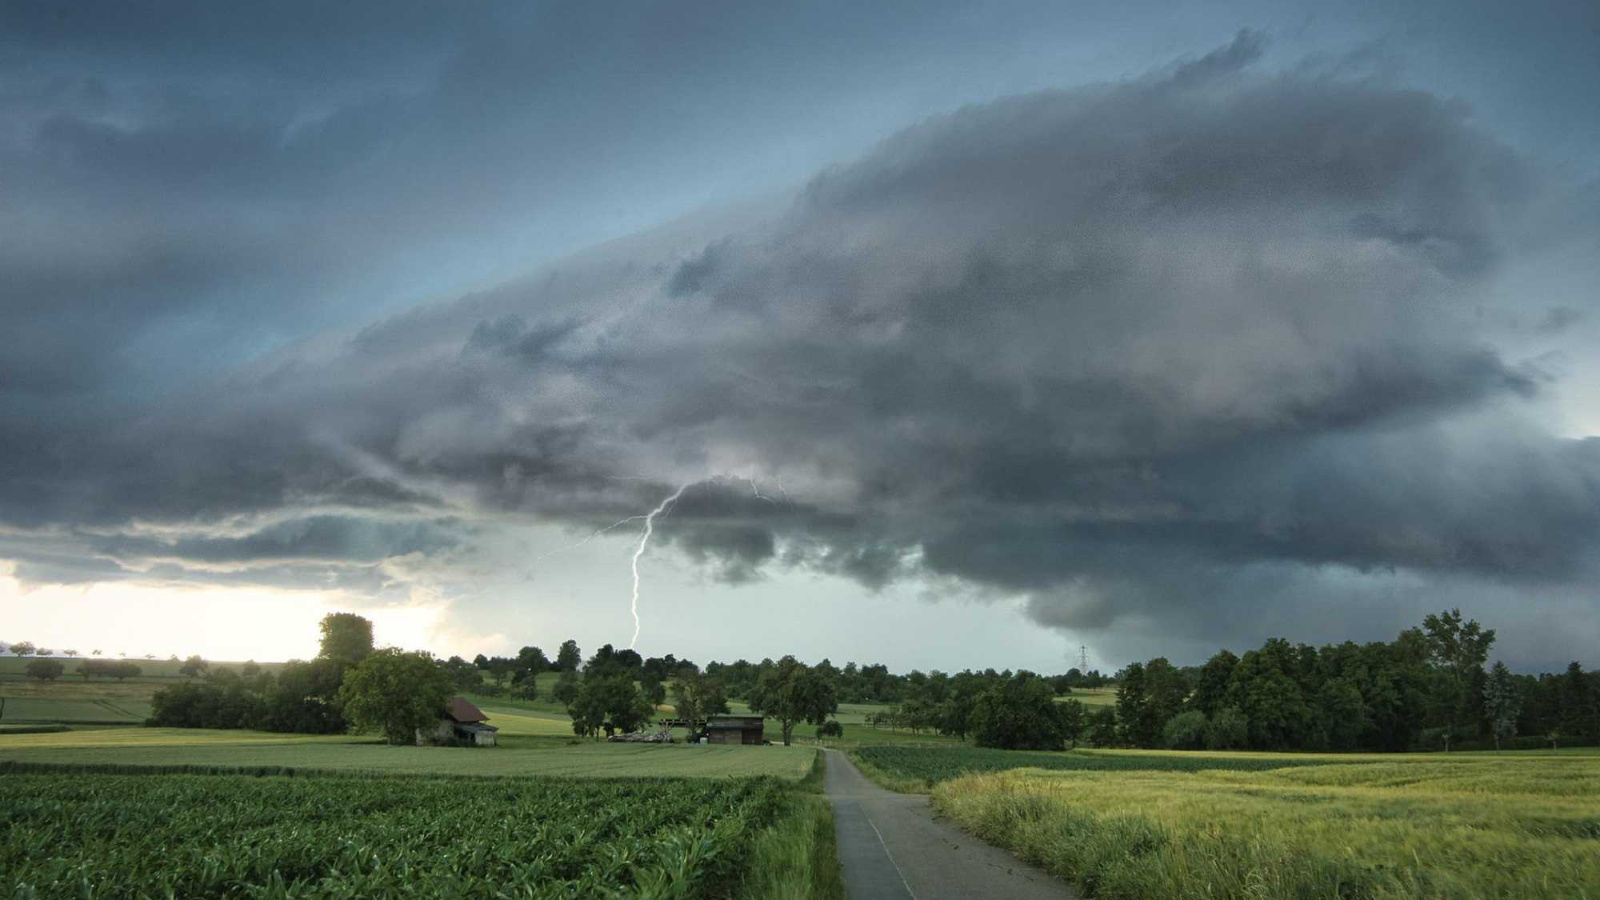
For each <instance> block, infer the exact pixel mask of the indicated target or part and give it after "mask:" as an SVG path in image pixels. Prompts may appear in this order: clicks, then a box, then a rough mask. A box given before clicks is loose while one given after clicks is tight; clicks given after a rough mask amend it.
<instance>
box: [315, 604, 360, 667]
mask: <svg viewBox="0 0 1600 900" xmlns="http://www.w3.org/2000/svg"><path fill="white" fill-rule="evenodd" d="M319 627H320V628H321V630H322V648H321V650H320V651H318V653H317V655H318V656H319V657H320V658H322V659H327V660H332V661H333V662H335V663H337V664H339V665H340V666H343V667H346V668H348V667H350V666H353V665H356V664H357V663H359V662H361V661H362V660H363V659H366V657H367V654H369V653H371V652H372V623H371V622H370V621H368V620H367V619H366V618H365V617H363V616H358V615H356V614H355V613H347V612H337V613H328V614H327V615H325V616H323V617H322V622H321V624H320V626H319Z"/></svg>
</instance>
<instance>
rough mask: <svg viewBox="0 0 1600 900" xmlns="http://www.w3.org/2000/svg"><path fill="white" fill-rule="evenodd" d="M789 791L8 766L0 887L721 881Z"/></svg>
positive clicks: (1, 810)
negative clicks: (43, 770)
mask: <svg viewBox="0 0 1600 900" xmlns="http://www.w3.org/2000/svg"><path fill="white" fill-rule="evenodd" d="M794 790H795V788H794V787H793V786H792V785H789V784H786V783H784V782H781V781H779V780H777V779H773V778H768V777H762V778H751V779H740V780H732V779H730V780H717V781H712V780H688V779H626V780H624V779H617V780H610V781H605V780H594V781H557V780H553V779H511V778H507V779H448V778H427V777H400V778H384V779H364V778H337V777H313V778H306V777H295V778H285V777H249V776H238V775H100V774H78V773H74V774H71V775H63V774H54V775H44V774H18V773H8V774H6V775H5V777H3V778H0V896H5V895H7V894H9V895H10V896H11V897H13V898H57V897H72V898H84V900H90V898H118V900H121V898H140V897H150V898H235V897H237V898H263V900H265V898H290V897H293V898H355V897H361V898H387V897H395V898H398V897H419V896H451V897H458V898H555V897H563V898H571V897H584V898H589V897H595V898H609V897H618V898H621V897H626V898H700V897H726V896H731V894H732V893H733V892H734V891H735V890H736V887H737V884H738V880H739V877H740V876H741V874H742V872H741V866H742V863H743V861H744V859H745V858H746V851H747V850H748V848H749V847H750V845H751V844H752V843H753V842H754V841H755V840H756V838H757V837H758V836H759V834H760V833H761V832H762V830H763V829H765V828H766V827H767V826H769V825H770V824H772V823H773V822H774V821H775V820H776V819H777V817H778V816H779V815H781V814H782V813H783V812H784V810H785V809H786V807H787V805H788V803H789V801H790V800H791V799H792V793H793V791H794Z"/></svg>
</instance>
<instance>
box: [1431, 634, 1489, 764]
mask: <svg viewBox="0 0 1600 900" xmlns="http://www.w3.org/2000/svg"><path fill="white" fill-rule="evenodd" d="M1422 630H1423V633H1424V634H1425V635H1426V636H1427V639H1428V656H1429V659H1430V661H1431V662H1432V663H1433V667H1434V673H1435V684H1434V690H1433V704H1432V706H1433V709H1432V712H1433V717H1432V718H1433V721H1434V723H1435V724H1436V725H1438V726H1439V727H1440V729H1441V731H1440V735H1441V737H1442V738H1443V740H1444V749H1445V752H1446V753H1448V752H1450V744H1451V742H1452V741H1453V740H1454V739H1455V738H1456V737H1457V736H1458V735H1460V734H1461V732H1462V731H1463V729H1464V728H1466V727H1467V725H1466V723H1469V722H1475V721H1477V720H1478V719H1479V718H1480V717H1479V716H1475V715H1473V711H1474V708H1475V706H1476V704H1477V702H1478V701H1480V700H1481V698H1482V693H1481V689H1480V690H1478V691H1475V690H1473V689H1474V687H1477V686H1478V685H1479V683H1480V681H1481V678H1482V675H1483V665H1484V663H1485V662H1487V661H1488V659H1489V648H1490V646H1492V645H1493V644H1494V629H1493V628H1488V629H1485V628H1483V627H1482V626H1480V625H1479V624H1478V622H1477V620H1476V619H1470V620H1466V621H1463V620H1462V617H1461V610H1459V609H1451V610H1446V611H1445V612H1442V613H1438V614H1434V613H1429V614H1428V615H1427V616H1426V617H1425V618H1424V619H1423V620H1422Z"/></svg>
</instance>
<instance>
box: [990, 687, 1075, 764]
mask: <svg viewBox="0 0 1600 900" xmlns="http://www.w3.org/2000/svg"><path fill="white" fill-rule="evenodd" d="M1055 694H1056V692H1055V689H1054V688H1052V687H1051V686H1050V682H1049V681H1047V680H1045V679H1043V678H1040V677H1038V676H1036V675H1033V674H1032V673H1023V672H1019V673H1017V674H1016V675H1013V676H1011V677H1010V678H1008V679H1005V680H1003V681H999V682H998V683H996V684H994V685H993V686H991V687H990V688H989V689H987V690H985V691H984V692H983V693H981V694H979V695H978V699H977V701H976V702H975V703H974V704H973V708H972V739H973V741H974V742H975V743H976V744H977V745H978V746H980V747H998V748H1000V749H1002V750H1060V749H1061V745H1062V744H1063V743H1064V742H1065V740H1066V733H1065V730H1064V728H1063V725H1064V723H1063V720H1062V716H1061V711H1060V710H1058V709H1057V708H1056V702H1055Z"/></svg>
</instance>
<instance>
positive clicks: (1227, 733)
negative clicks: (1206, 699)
mask: <svg viewBox="0 0 1600 900" xmlns="http://www.w3.org/2000/svg"><path fill="white" fill-rule="evenodd" d="M1249 745H1250V720H1249V718H1247V717H1246V716H1245V714H1244V712H1243V711H1242V710H1240V709H1239V707H1237V706H1224V707H1223V708H1222V709H1219V710H1217V714H1216V715H1215V716H1212V717H1211V721H1209V722H1207V723H1206V730H1205V746H1206V749H1207V750H1243V749H1244V748H1245V747H1247V746H1249Z"/></svg>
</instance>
